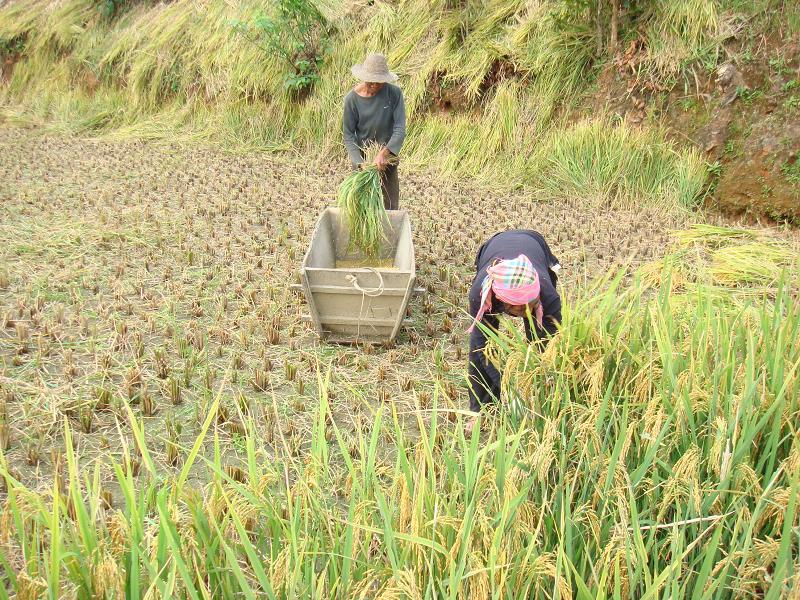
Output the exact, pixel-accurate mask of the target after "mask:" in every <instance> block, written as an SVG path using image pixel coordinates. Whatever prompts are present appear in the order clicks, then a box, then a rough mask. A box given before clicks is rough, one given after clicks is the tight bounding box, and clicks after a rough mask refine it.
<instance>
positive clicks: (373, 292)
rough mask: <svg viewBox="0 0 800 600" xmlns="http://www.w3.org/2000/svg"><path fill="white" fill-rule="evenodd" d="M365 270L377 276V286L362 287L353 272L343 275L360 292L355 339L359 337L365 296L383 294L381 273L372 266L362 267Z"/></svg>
mask: <svg viewBox="0 0 800 600" xmlns="http://www.w3.org/2000/svg"><path fill="white" fill-rule="evenodd" d="M363 268H364V269H365V270H367V271H371V272H372V273H375V275H377V276H378V287H376V288H372V289H364V288H362V287H361V285H359V283H358V277H357V276H356V275H354V274H353V273H348V274H347V275H345V276H344V278H345V279H346V280H347V281H349V282H350V284H351V285H352V286H353V287H354V288H355V289H356V290H358V291H359V292H361V308H360V309H359V310H358V324H357V325H356V340H358V339H359V338H360V337H361V320H362V319H363V318H364V299H365V298H367V297H370V298H377V297H378V296H381V295H383V292H384V289H385V288H384V286H383V275H381V273H380V271H378V270H376V269H373V268H372V267H363Z"/></svg>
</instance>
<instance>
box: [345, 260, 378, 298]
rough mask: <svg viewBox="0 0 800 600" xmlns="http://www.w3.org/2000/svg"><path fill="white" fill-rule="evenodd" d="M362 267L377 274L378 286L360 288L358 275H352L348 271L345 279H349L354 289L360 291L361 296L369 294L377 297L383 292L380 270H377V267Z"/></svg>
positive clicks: (371, 296)
mask: <svg viewBox="0 0 800 600" xmlns="http://www.w3.org/2000/svg"><path fill="white" fill-rule="evenodd" d="M364 269H365V270H367V271H371V272H372V273H375V275H377V276H378V287H376V288H372V289H369V288H367V289H364V288H362V287H361V286H360V285H359V283H358V277H357V276H356V275H353V274H352V273H348V274H347V275H345V279H346V280H347V281H349V282H350V283H351V285H352V286H353V287H354V288H355V289H356V290H358V291H359V292H361V294H362V295H363V296H369V297H370V298H377V297H378V296H381V295H382V294H383V292H384V286H383V275H381V273H380V271H378V270H377V269H373V268H372V267H364Z"/></svg>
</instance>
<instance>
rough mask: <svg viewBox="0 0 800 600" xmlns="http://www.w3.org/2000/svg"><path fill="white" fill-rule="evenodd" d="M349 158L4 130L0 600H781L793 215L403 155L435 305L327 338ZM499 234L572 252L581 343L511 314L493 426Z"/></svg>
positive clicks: (794, 356)
mask: <svg viewBox="0 0 800 600" xmlns="http://www.w3.org/2000/svg"><path fill="white" fill-rule="evenodd" d="M346 174H347V169H346V168H345V166H344V165H338V164H337V165H333V166H328V165H320V164H311V163H309V162H308V161H306V160H304V158H303V157H302V156H296V157H287V156H272V155H265V154H234V153H227V152H223V151H221V150H217V149H213V148H210V147H195V146H182V145H178V146H176V145H169V144H164V143H159V144H153V143H145V142H134V141H127V142H110V141H98V140H87V139H74V138H67V137H59V136H55V135H50V134H43V133H41V132H39V131H37V130H22V129H14V128H4V129H2V130H0V450H2V452H0V474H2V498H3V511H2V518H0V544H1V545H2V546H1V548H2V551H0V573H2V578H3V585H2V586H0V597H9V596H8V593H7V591H6V590H11V591H14V592H16V593H17V594H18V597H27V598H33V597H39V596H41V595H42V594H45V593H46V591H47V590H49V591H50V594H51V597H75V598H88V597H99V598H119V597H136V598H138V597H162V598H167V597H188V598H202V597H215V598H216V597H224V598H238V597H249V598H255V597H267V598H300V597H302V598H306V597H308V598H332V597H341V598H350V597H358V598H378V597H380V598H422V597H428V598H444V597H449V598H466V597H469V598H490V597H492V598H523V597H531V598H551V597H552V598H556V597H558V598H570V597H577V598H582V599H588V598H599V597H612V595H613V597H615V598H621V597H636V598H657V597H671V598H679V597H695V598H733V597H735V598H739V597H742V598H744V597H763V596H766V597H769V598H781V597H792V596H791V594H792V593H794V592H793V591H792V590H796V589H797V575H796V573H797V572H798V570H797V569H798V562H797V561H798V554H797V548H798V538H797V526H798V521H800V519H798V511H797V506H796V499H797V496H798V494H797V492H798V486H799V485H800V481H799V480H800V441H798V430H797V422H798V420H797V419H798V414H800V412H799V411H800V408H799V406H800V401H799V400H798V384H797V371H798V366H799V365H800V347H798V344H797V340H798V339H800V316H799V314H798V311H797V297H798V275H797V274H798V264H797V256H798V254H797V244H796V238H795V237H794V236H793V234H788V233H787V234H779V233H777V232H776V231H774V230H771V231H767V230H755V229H731V228H726V227H718V226H715V225H710V224H703V225H696V224H695V225H692V223H693V222H696V221H698V220H701V217H700V216H699V215H698V214H688V213H671V214H669V213H664V212H657V211H650V210H647V209H641V210H636V211H619V210H611V209H599V210H598V208H597V206H596V205H594V206H592V207H586V206H582V205H581V204H580V203H578V202H574V201H571V200H570V199H569V198H565V199H563V200H562V201H559V202H543V201H538V200H537V199H536V197H535V195H534V194H532V193H531V192H529V191H519V192H513V193H512V192H509V193H505V194H497V193H495V192H491V191H487V190H486V189H483V188H478V187H473V186H470V185H467V184H456V183H448V182H442V181H440V180H438V179H434V178H431V177H430V176H427V175H425V174H420V173H404V174H403V178H402V206H403V207H405V208H407V209H408V210H409V212H410V214H411V218H412V225H413V231H414V244H415V249H416V253H417V265H418V275H419V280H418V283H419V284H421V285H422V286H423V287H424V288H426V290H427V293H426V294H424V295H422V296H421V297H417V298H416V299H415V300H414V301H413V302H412V305H411V309H410V313H409V318H410V323H409V324H408V325H407V326H406V327H405V328H404V330H403V331H402V333H401V336H400V338H399V339H398V342H397V344H395V345H393V346H392V347H382V346H379V347H372V346H359V347H352V346H337V345H327V344H323V343H320V341H319V340H318V338H317V336H316V334H315V333H314V332H313V330H312V329H311V328H310V326H309V325H308V324H307V323H305V322H304V320H303V319H302V315H303V314H304V313H305V312H306V311H307V309H306V306H305V301H304V299H303V298H302V296H301V295H300V294H299V293H298V292H296V291H294V290H293V288H292V284H293V283H295V282H296V281H297V269H298V267H299V266H300V263H301V261H302V257H303V253H304V252H305V249H306V245H307V243H308V239H309V237H310V233H311V230H312V228H313V224H314V221H315V219H316V217H317V215H318V214H319V213H320V212H321V211H322V209H323V208H324V207H326V206H328V205H331V204H333V203H334V202H335V198H336V189H337V185H338V183H339V182H340V181H341V180H342V179H343V178H344V176H345V175H346ZM508 228H535V229H537V230H539V231H541V232H542V233H543V234H544V235H545V237H546V238H547V239H548V240H549V241H550V243H551V246H552V249H553V251H554V253H555V254H556V256H557V257H558V258H559V259H560V261H561V264H562V266H563V270H562V271H561V273H560V279H559V285H560V289H561V291H562V293H563V294H564V297H565V305H566V310H565V314H564V322H563V329H562V331H561V332H559V333H558V334H557V335H556V336H555V337H554V339H553V340H552V341H551V342H550V344H549V345H548V347H547V350H546V351H545V352H544V353H542V354H541V355H540V354H538V353H531V352H530V346H529V345H528V344H527V343H526V342H525V340H524V338H520V336H519V334H518V333H517V332H516V329H515V328H514V327H512V326H505V325H504V326H503V327H502V328H501V331H500V332H499V334H498V336H497V337H496V338H494V339H493V345H492V348H493V352H495V353H496V354H497V355H498V356H499V357H501V358H502V360H504V361H505V363H506V365H507V367H506V370H505V375H504V391H503V393H504V396H505V399H506V410H503V411H502V412H501V413H500V414H499V415H496V416H490V417H489V418H488V419H486V423H485V427H484V430H483V432H479V431H478V430H476V433H475V435H473V436H470V435H465V433H464V428H463V417H464V414H463V412H464V410H465V409H466V406H467V401H466V388H465V387H464V383H465V382H464V373H465V367H466V352H467V336H466V335H465V333H464V332H465V330H466V328H467V326H468V324H469V321H468V319H467V318H466V315H465V309H466V291H467V287H468V285H469V283H470V281H471V277H472V274H473V261H474V255H475V252H476V250H477V247H478V245H479V244H480V243H481V242H482V241H483V240H484V239H486V238H487V237H488V236H490V235H491V234H493V233H495V232H497V231H500V230H502V229H508ZM671 230H681V232H680V233H678V234H677V235H676V236H671V235H670V231H671ZM622 264H624V265H627V268H626V269H623V270H619V269H618V268H617V267H618V266H619V265H622ZM604 594H607V595H604Z"/></svg>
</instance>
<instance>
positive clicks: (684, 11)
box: [0, 0, 721, 204]
mask: <svg viewBox="0 0 800 600" xmlns="http://www.w3.org/2000/svg"><path fill="white" fill-rule="evenodd" d="M611 4H613V3H611ZM611 4H609V3H599V4H598V3H596V2H588V3H577V2H574V1H573V0H546V1H543V2H536V3H530V2H525V1H523V0H492V1H485V2H468V3H453V2H452V1H445V0H437V1H434V2H429V1H428V0H405V1H403V2H400V3H398V4H392V3H387V2H375V3H371V4H369V5H366V6H359V5H356V6H352V5H350V4H348V3H343V2H328V3H326V4H323V6H322V9H323V13H324V14H325V18H326V19H327V21H328V24H329V27H330V29H331V34H330V38H329V40H328V42H329V46H330V52H329V53H327V54H326V55H325V56H324V62H323V64H322V65H321V66H320V69H319V79H318V80H317V79H315V84H314V86H313V89H311V90H310V92H309V93H308V95H307V97H304V98H303V99H302V100H298V98H297V95H296V94H292V93H291V90H287V89H286V87H287V86H286V83H287V78H289V80H291V78H292V77H294V74H293V73H292V72H289V71H291V69H290V70H289V71H287V64H286V63H287V61H286V60H285V57H284V58H283V59H282V58H281V57H280V56H278V55H277V54H275V53H274V54H273V55H272V56H270V55H268V54H267V53H265V52H264V51H263V49H262V48H259V47H258V46H257V45H255V44H253V43H251V42H250V41H248V40H247V39H246V38H245V36H242V35H239V34H238V33H237V28H236V27H235V25H236V24H237V23H243V22H244V23H253V22H259V21H258V19H259V15H260V14H261V12H260V11H261V10H262V8H261V7H262V3H260V2H255V1H251V0H246V1H243V2H241V3H238V4H235V5H234V4H231V3H225V2H208V3H206V4H205V5H203V6H202V7H200V6H199V5H198V4H197V3H196V2H193V1H190V0H177V1H175V2H170V3H159V4H152V3H150V2H135V3H124V6H121V7H119V9H118V10H117V11H116V13H115V16H114V17H113V18H109V17H108V16H106V15H104V14H103V13H102V11H101V10H99V8H98V3H97V2H95V0H67V1H65V2H58V3H53V2H51V1H50V0H34V1H33V2H19V1H12V2H11V3H10V4H9V5H8V6H7V7H5V8H3V9H0V39H3V40H9V41H10V40H16V41H20V40H21V41H22V43H23V45H24V50H23V51H22V53H21V54H20V55H19V57H17V58H18V60H17V58H15V59H14V60H15V61H16V64H15V66H14V67H13V70H11V71H10V73H11V75H10V79H9V81H8V82H7V83H6V84H5V85H3V86H2V87H0V102H2V104H3V105H4V106H5V113H6V115H7V116H8V117H10V118H16V119H24V120H31V119H33V120H38V121H40V122H46V123H48V124H49V125H50V126H53V127H56V128H60V129H64V130H68V131H87V130H88V131H105V132H111V133H114V134H116V135H137V136H142V137H167V136H169V137H173V138H174V137H176V136H178V137H183V138H188V139H206V140H214V141H218V142H221V143H223V144H229V145H237V146H242V145H244V146H251V147H256V148H290V147H291V148H299V149H301V150H303V151H305V152H311V153H314V154H315V155H318V154H320V153H323V154H325V155H327V156H333V155H335V154H336V153H339V152H340V149H339V144H340V138H341V134H340V123H341V103H342V99H343V97H344V94H345V93H346V91H347V90H348V89H349V87H350V86H351V85H352V78H351V75H350V72H349V68H350V66H351V65H352V64H354V63H355V62H357V61H359V60H361V59H362V58H363V55H364V53H365V52H366V51H368V50H378V51H383V52H386V53H387V54H388V56H389V60H390V64H391V65H392V67H393V68H394V69H396V70H397V71H398V72H399V73H400V74H401V80H400V85H401V86H402V88H403V90H404V93H405V96H406V102H407V106H408V110H409V117H410V119H409V122H410V129H409V136H408V142H407V146H406V148H405V150H404V162H405V164H407V165H425V166H427V167H431V168H434V169H437V170H439V171H440V172H442V173H444V174H452V175H469V176H473V177H476V178H480V179H482V180H484V181H486V182H491V183H492V184H493V185H500V184H503V185H520V184H532V185H536V186H538V184H539V183H540V181H541V179H542V178H543V177H542V173H543V172H544V171H545V170H546V169H545V167H546V166H547V164H548V157H549V156H550V155H551V154H552V151H553V150H554V146H555V145H557V144H558V141H557V139H558V137H559V132H561V131H565V130H566V135H567V136H569V137H574V136H580V135H583V133H584V129H583V128H580V127H581V126H579V129H578V130H576V131H573V130H572V129H571V127H570V126H569V125H568V124H567V122H566V120H565V119H566V117H567V115H568V112H569V109H570V108H571V107H573V106H575V104H576V103H577V102H578V101H579V100H580V98H581V96H582V94H583V93H584V92H586V90H587V89H588V88H589V87H590V86H591V84H592V82H593V80H594V74H595V73H596V71H597V68H598V65H601V64H602V63H604V62H605V61H606V60H608V59H609V58H610V56H611V54H610V51H609V50H608V46H609V45H610V42H609V35H610V34H609V32H608V29H609V20H610V19H611V16H610V15H609V14H606V13H607V11H608V10H610V9H609V7H610V6H611ZM598 7H600V8H602V10H600V12H598V10H596V9H598ZM625 7H626V5H624V6H623V8H625ZM637 7H638V8H636V9H635V10H634V8H633V7H628V9H627V10H626V11H624V12H623V13H622V14H623V15H624V16H623V17H620V18H618V20H619V21H620V22H619V28H618V29H619V34H618V35H617V37H618V38H619V42H618V43H619V44H622V43H627V41H628V38H629V37H631V36H634V37H635V36H637V35H643V36H644V37H645V39H646V40H647V52H648V54H647V59H646V60H645V61H644V62H643V63H642V65H641V66H640V69H641V70H642V74H641V76H642V77H660V78H663V77H675V76H677V75H678V74H680V72H681V69H682V68H683V66H684V65H686V64H688V62H690V61H692V60H696V59H698V58H704V59H705V60H711V61H712V62H713V60H714V59H713V56H714V52H715V49H716V48H717V46H718V44H719V40H718V35H717V34H718V31H719V27H720V12H721V9H720V7H719V6H718V4H717V2H716V1H715V0H681V1H680V2H652V3H644V4H643V5H641V6H639V5H637ZM637 30H638V31H639V32H640V33H636V32H637ZM641 32H645V33H641ZM709 57H711V58H709ZM315 77H316V75H315ZM441 109H444V110H441ZM595 117H596V118H597V119H599V121H598V123H602V122H604V119H605V117H604V116H603V115H595ZM625 129H626V126H625V125H620V126H619V128H618V129H617V131H618V133H619V135H618V136H617V137H616V138H615V142H620V141H622V142H625V141H627V140H629V139H630V140H632V139H634V138H637V134H634V133H630V132H627V131H626V130H625ZM603 130H604V127H603V126H602V125H600V124H598V125H597V131H598V132H599V133H602V132H603ZM654 135H655V136H656V138H660V137H661V135H660V134H659V133H655V134H654ZM641 139H648V140H649V139H654V138H653V137H652V135H651V134H650V133H649V132H645V133H644V134H643V137H642V138H641ZM543 140H545V141H543ZM605 143H608V142H605ZM657 145H658V146H659V147H660V146H663V145H664V142H662V141H658V142H657ZM555 149H556V150H559V151H561V152H563V151H564V150H565V148H564V147H557V148H555ZM632 151H633V153H634V154H636V153H638V152H640V151H641V149H640V147H638V146H634V147H633V148H632ZM645 151H649V150H648V147H647V146H646V147H645ZM655 156H656V157H663V156H666V155H665V154H664V153H663V152H661V151H660V150H656V152H655ZM568 160H569V159H568ZM574 160H575V161H576V162H582V161H585V160H586V157H584V156H576V157H574ZM653 162H660V158H655V159H653ZM701 164H702V163H701V161H700V160H699V159H698V157H697V156H694V155H692V154H682V157H681V159H680V160H677V161H675V160H672V159H670V160H667V161H666V162H661V163H660V164H653V165H652V169H651V170H649V171H652V172H647V173H645V172H639V173H636V174H627V173H626V174H623V175H624V177H625V178H627V181H623V182H621V184H620V185H622V187H623V188H626V191H625V192H623V193H622V195H626V194H627V190H628V189H630V188H641V189H644V190H645V194H644V196H643V198H641V199H640V200H641V201H653V200H654V198H653V193H652V192H653V190H656V189H658V188H659V187H660V186H662V185H664V181H663V180H657V179H655V177H662V178H663V177H666V178H667V179H668V180H670V183H668V185H671V186H672V187H675V188H678V189H680V190H681V191H680V193H679V194H678V196H680V199H681V203H682V204H691V203H692V202H694V201H696V199H697V196H698V195H699V193H700V192H701V190H702V184H703V180H704V173H703V169H702V167H701ZM686 165H688V167H687V166H686ZM618 166H619V165H617V164H611V165H609V169H610V170H612V171H614V170H616V169H617V168H618ZM601 168H603V166H602V165H601ZM640 176H645V177H648V178H649V179H648V180H645V181H642V182H638V183H635V184H633V185H631V184H632V182H631V181H630V179H632V178H634V177H640ZM554 191H557V192H559V193H565V192H570V190H569V189H561V188H559V189H557V190H554ZM595 191H596V190H593V191H592V192H591V193H592V194H594V192H595ZM577 193H578V194H579V195H580V194H581V193H582V192H581V191H580V190H578V192H577ZM617 196H618V194H616V193H615V194H612V199H614V198H616V197H617Z"/></svg>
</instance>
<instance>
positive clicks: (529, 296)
mask: <svg viewBox="0 0 800 600" xmlns="http://www.w3.org/2000/svg"><path fill="white" fill-rule="evenodd" d="M475 267H476V270H477V272H476V274H475V279H474V280H473V281H472V287H471V289H470V292H469V311H470V315H472V317H473V323H472V326H471V327H470V329H469V331H470V340H469V367H468V377H469V384H470V409H471V410H472V411H473V412H476V413H478V412H479V411H480V409H481V407H482V406H483V405H485V404H487V403H490V402H495V401H497V400H498V399H499V398H500V379H501V376H502V375H501V373H500V372H499V371H498V370H497V368H495V366H494V365H492V364H491V363H490V362H489V360H488V359H487V358H486V356H485V354H484V348H485V346H486V336H485V335H484V332H483V331H482V330H481V328H480V327H478V323H479V322H480V323H482V324H483V326H485V327H489V328H493V329H497V326H498V319H497V317H498V315H500V314H507V315H510V316H513V317H523V321H524V323H525V334H526V336H527V338H528V341H529V342H531V341H534V339H536V340H539V341H540V344H541V345H543V344H544V343H546V340H547V337H548V336H550V335H552V334H554V333H555V332H556V330H557V328H558V324H559V323H561V296H559V294H558V292H557V291H556V283H557V282H558V275H557V272H558V270H559V269H560V268H561V267H560V265H559V264H558V260H557V259H556V257H555V256H554V255H553V253H552V252H551V251H550V247H549V246H548V245H547V242H546V241H545V239H544V237H542V235H541V234H540V233H538V232H536V231H528V230H512V231H503V232H500V233H498V234H495V235H494V236H493V237H491V238H490V239H489V240H487V241H486V242H485V243H484V244H483V245H482V246H481V247H480V249H479V250H478V256H477V257H476V259H475ZM474 424H475V419H473V421H472V422H471V423H469V424H468V426H467V428H468V431H471V430H472V427H473V426H474Z"/></svg>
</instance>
